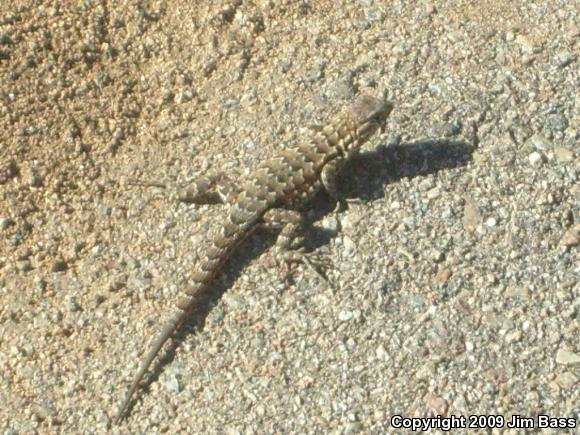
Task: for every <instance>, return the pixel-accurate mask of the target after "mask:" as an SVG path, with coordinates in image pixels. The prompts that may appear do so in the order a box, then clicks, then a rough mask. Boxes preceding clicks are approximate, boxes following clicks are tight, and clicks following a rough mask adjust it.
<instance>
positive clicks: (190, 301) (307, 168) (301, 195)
mask: <svg viewBox="0 0 580 435" xmlns="http://www.w3.org/2000/svg"><path fill="white" fill-rule="evenodd" d="M392 108H393V105H392V104H391V103H390V102H388V101H386V99H384V98H376V97H372V96H368V95H363V96H361V97H359V98H358V100H357V101H356V102H355V103H354V104H353V105H352V106H351V107H350V108H349V109H348V110H346V111H345V112H344V113H342V114H339V115H338V116H336V117H335V118H333V119H332V120H331V121H330V122H329V123H328V124H327V125H326V126H325V127H323V128H322V129H321V130H320V131H318V132H316V133H314V134H313V135H312V136H311V139H310V140H309V141H307V142H304V143H300V144H298V145H295V146H293V147H291V148H289V149H286V150H284V151H282V152H281V153H280V154H279V155H278V156H277V157H274V158H272V159H269V160H266V161H264V162H263V163H262V164H260V165H259V166H258V167H257V168H256V169H255V171H254V172H253V173H252V174H251V175H250V176H249V177H248V179H247V181H245V182H244V183H243V184H242V185H241V187H240V188H239V189H238V191H237V192H239V193H237V195H236V196H233V199H230V200H229V204H230V206H229V212H228V217H227V219H225V221H224V224H223V226H221V228H220V229H219V230H218V231H216V232H215V233H214V234H211V235H210V237H209V240H208V245H207V248H206V249H205V250H204V251H203V256H202V258H201V260H200V261H199V262H198V264H197V267H196V268H195V270H194V272H193V274H192V280H193V283H192V285H191V286H190V287H189V288H187V289H184V290H183V293H184V294H183V295H181V296H180V298H179V299H178V301H177V304H176V305H177V309H176V310H175V312H174V313H173V315H172V316H171V317H170V318H169V320H168V321H167V322H166V323H165V325H164V326H163V328H162V329H161V332H160V333H159V335H158V336H157V337H156V338H155V339H154V340H153V343H152V344H151V345H150V348H149V350H148V352H147V353H146V355H145V357H144V358H143V359H142V361H141V365H140V367H139V370H138V371H137V373H136V375H135V377H134V378H133V381H132V383H131V386H130V388H129V390H128V392H127V395H126V397H125V399H124V401H123V402H122V404H121V407H120V408H119V412H118V414H117V417H116V419H115V423H118V422H119V421H121V420H122V418H123V416H124V415H125V413H126V412H127V410H128V408H129V405H130V403H131V398H132V397H133V394H134V393H135V391H136V390H137V388H138V387H139V383H140V382H141V380H142V378H143V377H144V375H145V373H146V372H147V370H148V369H149V366H150V365H151V363H152V362H153V360H154V359H155V357H156V356H157V354H158V353H159V351H160V350H161V348H162V347H163V345H164V344H165V342H166V341H167V340H169V338H170V337H171V336H172V335H173V333H174V332H176V331H177V330H178V329H179V328H180V326H182V325H183V323H184V322H185V321H187V319H188V317H189V315H190V314H191V312H192V311H193V309H194V308H195V306H196V302H197V301H198V297H199V296H200V295H201V294H203V293H205V292H207V291H209V290H210V289H211V286H212V282H213V281H214V279H215V278H216V276H217V275H218V274H219V273H220V272H221V270H222V268H223V266H224V264H225V263H226V262H227V261H228V259H229V258H230V256H231V255H232V253H233V252H234V250H235V249H236V247H237V246H238V245H239V244H240V243H241V242H243V241H244V240H245V239H246V237H248V235H249V234H251V232H252V231H253V230H254V229H255V228H256V227H257V226H258V225H266V226H271V227H272V228H281V231H280V233H279V235H278V239H277V242H276V246H277V248H278V250H279V251H280V252H281V253H283V254H284V258H285V259H286V260H287V261H301V260H303V259H304V258H303V255H304V254H302V253H301V252H300V251H299V250H296V246H295V245H293V242H294V241H295V236H296V233H297V232H298V230H299V229H300V227H301V226H302V215H301V214H300V213H298V212H297V211H295V210H292V208H294V207H296V206H297V205H299V204H301V203H303V202H305V201H307V200H308V199H309V198H310V197H311V196H312V195H313V194H314V193H316V192H317V191H318V190H319V189H320V188H321V187H324V189H325V190H326V191H328V193H330V194H331V196H333V197H334V198H336V199H338V196H337V195H336V190H335V175H336V173H337V172H338V171H339V170H340V169H341V167H342V165H343V163H344V162H345V161H347V160H348V159H349V158H351V157H352V156H353V155H354V154H356V153H357V152H358V150H359V148H360V147H361V145H363V144H364V143H365V142H366V141H367V140H368V139H369V138H370V137H371V136H372V135H373V134H374V133H375V131H376V130H377V129H379V128H381V129H384V125H385V123H386V120H387V118H388V116H389V114H390V112H391V110H392ZM201 184H204V189H208V188H209V187H210V186H211V182H208V181H206V182H205V183H201ZM196 193H197V194H199V195H203V194H205V193H206V192H200V191H199V189H198V191H197V192H196ZM189 200H191V201H192V202H196V201H195V199H192V198H189Z"/></svg>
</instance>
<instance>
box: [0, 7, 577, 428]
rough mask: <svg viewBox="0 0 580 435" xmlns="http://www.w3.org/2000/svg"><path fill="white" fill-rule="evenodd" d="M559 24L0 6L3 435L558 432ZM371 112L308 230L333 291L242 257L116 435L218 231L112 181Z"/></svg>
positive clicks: (194, 163) (570, 373) (570, 56)
mask: <svg viewBox="0 0 580 435" xmlns="http://www.w3.org/2000/svg"><path fill="white" fill-rule="evenodd" d="M439 3H441V4H439ZM578 10H579V9H578V3H577V2H575V1H550V2H547V1H546V2H541V1H540V2H528V1H525V0H516V1H449V2H429V1H422V2H415V1H392V2H391V1H389V2H379V1H372V0H365V1H357V2H350V1H340V2H336V1H326V0H321V1H287V0H286V1H272V0H260V1H255V2H245V1H229V2H228V1H211V2H185V1H173V2H169V1H150V2H149V1H120V2H107V1H94V2H80V1H79V2H75V1H67V2H35V1H30V2H2V3H1V4H0V235H1V237H0V405H1V406H0V431H1V432H2V433H6V434H20V433H103V432H108V431H110V432H113V433H150V432H154V431H156V430H158V431H163V432H168V433H176V432H190V433H207V432H210V433H213V432H219V433H224V432H227V433H263V432H304V433H314V432H319V433H320V432H322V431H324V432H331V433H357V432H361V431H364V432H367V433H373V432H375V433H376V432H384V431H390V432H394V431H395V428H394V427H393V426H392V423H393V420H392V417H393V416H394V415H397V414H398V415H401V416H404V417H430V416H436V415H442V416H447V417H448V416H451V415H455V416H465V417H466V418H468V417H469V416H470V415H498V416H503V417H504V418H505V419H506V421H505V422H504V424H503V428H504V430H505V429H506V427H507V420H509V419H510V418H511V416H512V415H514V414H519V415H521V416H524V417H532V418H534V420H533V422H534V424H535V425H536V428H537V424H538V422H539V420H538V418H537V416H538V415H540V414H544V415H548V416H550V417H554V418H556V417H561V418H568V419H569V420H562V421H561V422H564V424H567V425H572V423H574V424H575V425H578V419H579V418H580V388H579V387H578V384H579V379H580V344H579V341H578V336H579V334H580V328H579V320H578V317H579V311H580V284H579V283H578V276H579V274H580V269H579V265H580V262H579V261H578V244H579V242H580V201H579V199H580V186H579V185H578V175H579V172H580V159H579V157H578V135H579V131H578V127H579V125H580V123H579V119H580V117H579V109H580V97H579V94H578V84H579V74H578V72H579V69H578V53H579V36H580V30H579V28H578V25H577V23H578V22H580V19H579V17H578ZM384 90H387V91H388V92H389V99H390V100H392V101H393V103H394V104H395V110H394V112H393V115H392V117H391V119H390V121H389V125H388V132H387V133H386V134H383V135H381V136H380V137H379V136H377V137H375V138H374V140H373V142H372V144H370V146H369V147H368V149H367V153H366V154H364V155H363V156H361V158H360V159H358V160H357V161H355V162H353V164H352V165H351V166H349V168H350V169H348V170H347V171H346V174H345V175H344V176H343V177H342V187H341V189H340V190H341V193H342V194H343V195H344V196H345V197H347V198H350V199H353V200H355V201H352V203H351V205H350V207H349V208H348V210H346V211H344V212H342V213H340V214H338V215H336V214H333V213H332V208H333V204H332V202H331V201H330V200H329V199H328V198H327V197H325V196H324V195H321V197H320V198H317V199H316V201H315V203H314V210H315V211H314V212H312V213H310V214H309V217H310V218H311V220H313V221H314V228H313V230H312V233H311V234H310V235H309V236H308V239H309V240H310V241H311V245H313V246H311V248H312V249H314V250H316V251H317V252H319V253H320V254H322V255H324V256H325V257H326V258H328V259H329V261H330V263H331V265H332V267H331V268H330V269H329V270H328V271H327V275H328V279H329V282H330V285H329V284H327V283H325V282H324V281H321V280H320V279H319V278H318V277H317V276H316V275H315V274H312V273H310V272H309V270H308V269H304V268H300V267H298V268H297V269H296V270H293V271H292V279H290V280H289V279H288V277H287V276H286V275H285V273H284V272H283V271H280V270H278V269H277V268H276V267H275V266H272V261H270V259H269V249H268V248H269V244H270V242H271V238H269V237H268V236H267V235H261V234H258V235H256V236H255V237H252V239H251V240H250V241H249V243H248V244H246V245H245V246H244V247H243V248H242V249H241V250H240V252H239V256H237V257H236V259H234V261H232V264H231V270H228V271H227V273H226V274H225V275H224V277H223V279H222V280H220V282H219V283H217V284H216V296H215V298H213V300H211V301H209V302H208V303H207V306H206V309H205V311H204V313H203V315H200V318H199V319H194V320H193V321H192V324H191V325H189V326H190V327H189V328H188V329H187V331H185V332H184V333H182V334H181V335H180V339H179V340H176V341H174V342H173V345H172V346H168V347H169V349H166V351H167V352H165V355H166V356H167V357H166V358H165V359H164V361H162V363H161V364H158V366H157V367H156V368H155V369H154V370H153V372H152V373H153V377H152V379H150V381H151V382H149V383H148V384H147V385H148V386H149V388H146V389H142V390H140V391H139V392H138V394H137V396H136V401H135V404H134V406H133V408H132V410H131V413H130V414H129V416H128V418H127V419H126V420H125V421H123V423H122V424H121V425H120V426H113V425H112V422H111V421H112V418H113V417H114V415H115V412H116V410H117V407H118V405H119V403H120V401H121V400H122V398H123V396H124V394H125V392H126V388H127V386H128V383H129V381H130V379H131V377H132V376H133V374H134V372H135V370H136V369H137V365H138V362H139V359H140V358H141V356H142V355H143V353H144V352H145V349H146V348H147V346H148V345H149V343H150V340H151V339H152V336H153V335H155V334H157V332H158V331H159V330H160V328H161V325H162V323H163V320H164V319H165V317H166V316H167V315H169V313H170V312H171V310H172V309H173V304H174V303H175V300H176V298H175V295H176V294H177V291H178V289H179V288H182V287H183V286H185V285H187V280H188V273H190V271H191V269H192V265H193V264H194V263H195V262H196V260H197V255H198V252H199V250H201V249H203V247H204V235H205V234H206V233H207V231H208V228H211V227H212V226H213V225H220V222H222V221H223V219H224V212H225V209H224V208H223V207H208V206H194V205H187V204H181V203H178V202H177V201H175V199H174V198H173V197H172V196H171V195H167V194H166V193H164V192H163V191H162V190H159V189H146V188H138V187H134V186H128V185H127V183H126V179H127V177H136V178H140V179H143V180H149V181H158V180H161V181H166V182H168V183H170V184H177V183H183V182H186V181H188V180H191V179H194V178H195V177H196V175H199V174H201V173H203V172H205V171H207V170H208V169H223V170H226V171H228V170H232V169H236V170H239V171H240V172H241V173H242V174H248V172H249V171H250V170H251V169H252V168H253V167H255V165H256V164H257V162H259V161H260V160H262V159H264V158H267V157H269V156H272V155H273V154H275V153H276V152H278V151H279V150H280V149H281V148H283V147H284V146H285V145H287V144H290V143H292V142H294V141H299V140H305V138H306V137H307V136H308V134H309V131H310V130H309V128H310V127H312V126H315V125H317V124H321V123H323V122H324V121H325V120H326V119H327V118H328V116H329V115H331V114H333V113H335V112H337V111H339V110H341V109H342V108H343V107H344V106H345V105H346V104H349V103H350V102H351V101H352V100H353V98H355V97H356V95H358V94H359V93H370V94H372V95H378V94H379V93H380V92H382V91H384ZM494 421H495V422H496V425H497V426H498V427H501V425H500V421H496V420H495V419H494ZM467 423H469V420H467ZM576 430H577V429H576ZM496 431H497V432H499V429H496ZM465 432H466V429H459V430H457V431H456V433H465ZM507 432H508V433H521V432H520V431H518V430H517V429H511V430H508V431H507ZM550 432H552V433H561V429H558V430H555V429H554V430H551V431H550V430H548V431H546V432H545V433H550Z"/></svg>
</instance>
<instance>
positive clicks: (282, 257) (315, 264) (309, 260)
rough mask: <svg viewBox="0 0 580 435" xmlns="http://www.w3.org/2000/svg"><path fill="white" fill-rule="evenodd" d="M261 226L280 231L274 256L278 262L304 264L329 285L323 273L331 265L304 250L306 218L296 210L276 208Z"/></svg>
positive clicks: (267, 215) (266, 216)
mask: <svg viewBox="0 0 580 435" xmlns="http://www.w3.org/2000/svg"><path fill="white" fill-rule="evenodd" d="M262 219H263V223H262V224H261V226H262V227H263V228H266V229H269V230H280V232H279V234H278V238H277V240H276V244H275V246H274V256H275V258H276V259H277V260H278V262H281V263H284V264H286V265H290V264H292V263H302V264H304V265H305V266H307V267H308V268H309V269H311V270H312V271H313V272H314V273H315V274H316V275H317V276H318V277H319V278H321V279H322V280H324V281H325V282H327V283H328V280H327V278H326V277H325V276H324V274H323V271H324V269H327V268H328V266H329V264H328V261H326V259H324V258H322V257H320V256H318V255H316V254H314V253H311V252H310V253H307V252H305V250H304V246H303V241H304V238H303V236H302V230H303V229H304V217H303V215H302V214H301V213H299V212H298V211H295V210H287V209H282V208H275V209H270V210H268V211H267V212H266V213H265V214H264V216H263V218H262Z"/></svg>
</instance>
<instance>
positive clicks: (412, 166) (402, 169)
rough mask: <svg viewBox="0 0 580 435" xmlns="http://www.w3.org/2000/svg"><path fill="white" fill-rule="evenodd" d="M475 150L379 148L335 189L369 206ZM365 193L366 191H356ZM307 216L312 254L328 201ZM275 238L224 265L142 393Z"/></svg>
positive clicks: (459, 145)
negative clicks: (390, 189)
mask: <svg viewBox="0 0 580 435" xmlns="http://www.w3.org/2000/svg"><path fill="white" fill-rule="evenodd" d="M474 149H475V146H474V145H472V144H469V143H468V142H462V141H449V140H422V141H417V142H412V143H405V144H396V145H394V146H386V145H381V146H378V147H377V148H376V149H374V150H373V151H367V152H361V154H360V155H358V156H356V157H354V158H353V159H352V161H350V162H349V163H348V166H349V167H350V170H348V169H347V170H345V171H343V172H342V175H340V176H339V179H338V181H339V186H348V187H346V188H344V187H343V188H342V189H340V194H341V196H343V197H344V198H345V199H352V198H356V199H358V200H361V201H362V202H368V201H371V200H374V199H377V198H380V197H382V196H384V186H385V185H388V184H391V183H395V182H396V181H398V180H400V179H402V178H414V177H418V176H424V175H429V174H433V173H437V172H439V171H442V170H446V169H453V168H457V167H461V166H465V165H466V164H467V163H468V162H469V161H471V159H472V153H473V151H474ZM361 186H362V187H366V188H361ZM311 204H312V205H313V207H312V210H314V211H313V212H311V213H307V214H306V230H307V234H306V237H305V242H304V246H305V248H306V251H312V250H315V249H317V248H319V247H321V246H324V245H327V244H328V243H329V241H330V239H331V238H332V237H334V236H335V235H336V231H331V230H328V229H321V228H317V227H315V226H313V225H312V223H313V222H315V221H317V220H319V219H321V218H322V217H323V216H325V215H327V214H328V213H329V212H332V210H333V209H334V207H335V204H334V203H333V201H332V200H331V199H330V197H329V196H328V195H327V194H326V193H323V192H320V193H318V194H317V195H315V197H314V198H313V200H312V202H311ZM275 238H276V236H275V234H272V233H270V232H269V231H268V232H264V234H262V231H260V234H259V237H257V236H256V235H252V236H251V237H249V238H248V240H246V241H245V242H244V243H243V244H242V245H241V246H240V247H239V249H238V253H239V255H238V256H236V257H235V258H234V259H231V260H230V261H229V262H228V267H227V270H228V271H227V272H226V273H224V275H223V276H222V277H221V278H220V279H217V280H216V281H215V282H214V285H213V286H212V288H211V291H209V292H207V293H206V294H202V295H200V300H199V304H198V305H197V307H196V310H195V311H194V312H193V313H192V314H191V316H190V320H188V321H187V322H186V324H185V325H184V327H183V328H180V329H179V330H178V332H176V333H175V334H174V336H173V338H172V340H171V342H170V344H169V345H168V347H167V350H166V351H164V352H163V353H161V354H160V357H159V358H158V360H157V361H156V362H155V363H154V364H153V366H152V368H151V370H150V372H149V373H150V374H149V376H147V377H145V378H144V381H143V382H142V384H143V385H144V387H143V390H144V391H147V390H148V387H149V385H151V384H152V383H153V382H155V381H157V380H158V378H159V376H160V375H161V372H162V371H163V367H164V366H165V365H167V364H169V363H170V362H172V361H173V359H174V358H175V356H176V350H177V348H178V347H179V346H180V345H181V343H182V342H183V341H184V340H185V339H186V337H187V336H189V335H190V334H191V333H192V332H194V331H201V330H203V329H204V326H205V324H206V321H207V319H208V316H209V314H210V312H211V311H212V309H213V307H214V306H215V305H216V304H217V303H218V302H219V301H220V299H221V298H222V296H223V295H224V293H225V292H226V291H227V290H228V289H229V288H231V287H232V286H233V285H234V282H235V281H236V280H237V279H238V278H239V277H240V275H241V273H242V271H243V270H244V269H245V268H246V267H247V266H248V265H249V263H251V262H252V261H253V260H255V259H256V258H258V257H259V256H260V255H261V254H262V253H263V252H265V251H266V250H267V249H268V248H269V247H270V246H271V245H272V244H273V243H274V241H275ZM136 400H137V398H134V399H133V400H132V403H131V404H130V405H129V407H128V409H127V412H130V411H131V409H132V408H133V406H134V405H135V401H136Z"/></svg>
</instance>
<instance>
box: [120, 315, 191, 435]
mask: <svg viewBox="0 0 580 435" xmlns="http://www.w3.org/2000/svg"><path fill="white" fill-rule="evenodd" d="M186 317H187V312H186V311H182V310H179V311H177V312H175V314H174V315H173V317H171V319H169V320H168V321H167V323H165V325H164V326H163V330H162V331H161V333H160V334H159V335H158V336H157V338H156V339H155V341H154V342H153V344H152V345H151V347H150V348H149V352H148V353H147V355H146V356H145V358H144V359H143V361H142V362H141V367H139V371H138V372H137V374H136V375H135V377H134V378H133V382H132V383H131V388H129V391H128V392H127V396H125V400H123V403H122V404H121V407H120V408H119V413H118V414H117V417H116V418H115V424H118V423H119V422H120V421H121V420H122V419H123V417H124V416H125V413H126V412H127V410H128V409H129V404H130V403H131V398H132V397H133V394H135V391H137V388H138V387H139V383H140V382H141V379H142V378H143V376H145V373H146V372H147V370H148V369H149V366H150V365H151V363H152V362H153V360H154V359H155V356H156V355H157V353H158V352H159V351H160V350H161V348H162V347H163V345H164V344H165V342H166V341H167V340H169V337H171V335H172V334H173V331H175V330H176V329H177V328H178V327H179V325H180V324H181V323H182V322H183V321H184V320H185V318H186Z"/></svg>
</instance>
